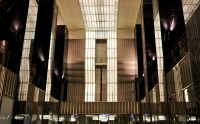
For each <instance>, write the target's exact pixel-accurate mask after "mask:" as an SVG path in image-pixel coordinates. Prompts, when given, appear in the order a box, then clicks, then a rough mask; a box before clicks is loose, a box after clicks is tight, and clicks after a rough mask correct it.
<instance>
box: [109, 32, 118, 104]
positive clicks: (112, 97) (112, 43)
mask: <svg viewBox="0 0 200 124" xmlns="http://www.w3.org/2000/svg"><path fill="white" fill-rule="evenodd" d="M116 35H117V33H116V32H109V34H108V36H109V37H108V40H107V51H108V52H107V101H108V102H117V39H116V38H117V36H116Z"/></svg>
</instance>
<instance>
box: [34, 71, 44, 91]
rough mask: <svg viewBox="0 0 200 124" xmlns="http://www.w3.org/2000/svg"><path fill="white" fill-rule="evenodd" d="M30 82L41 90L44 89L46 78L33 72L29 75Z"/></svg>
mask: <svg viewBox="0 0 200 124" xmlns="http://www.w3.org/2000/svg"><path fill="white" fill-rule="evenodd" d="M30 82H31V83H32V84H33V85H35V86H36V87H38V88H40V89H42V90H43V91H45V86H46V80H45V79H44V78H43V77H42V76H41V75H39V74H38V73H33V74H32V75H31V76H30Z"/></svg>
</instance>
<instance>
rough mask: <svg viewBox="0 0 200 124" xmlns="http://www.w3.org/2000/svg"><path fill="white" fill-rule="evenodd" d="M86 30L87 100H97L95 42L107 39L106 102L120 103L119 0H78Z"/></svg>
mask: <svg viewBox="0 0 200 124" xmlns="http://www.w3.org/2000/svg"><path fill="white" fill-rule="evenodd" d="M79 4H80V7H81V12H82V15H83V20H84V22H85V28H86V54H85V101H95V59H94V58H95V39H107V45H108V46H107V51H108V53H107V101H117V45H116V44H117V43H116V42H117V36H116V33H117V32H116V30H117V15H118V0H79Z"/></svg>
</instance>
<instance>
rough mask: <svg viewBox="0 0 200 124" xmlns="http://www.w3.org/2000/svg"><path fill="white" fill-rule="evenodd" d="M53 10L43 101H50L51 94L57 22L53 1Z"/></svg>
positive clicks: (56, 10)
mask: <svg viewBox="0 0 200 124" xmlns="http://www.w3.org/2000/svg"><path fill="white" fill-rule="evenodd" d="M53 10H54V12H53V17H52V18H53V20H52V28H51V39H50V47H49V58H48V59H49V60H48V70H47V82H46V90H45V101H50V96H51V85H52V74H53V65H54V63H53V62H54V51H55V42H56V38H55V37H56V24H57V22H56V21H57V15H58V8H57V5H56V3H54V9H53Z"/></svg>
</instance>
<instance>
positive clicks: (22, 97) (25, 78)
mask: <svg viewBox="0 0 200 124" xmlns="http://www.w3.org/2000/svg"><path fill="white" fill-rule="evenodd" d="M37 12H38V5H37V3H36V1H35V0H30V2H29V7H28V17H27V22H26V30H25V36H24V44H23V50H22V58H21V65H20V72H19V78H20V84H19V92H18V100H19V101H27V95H28V86H29V79H30V58H31V56H32V55H31V54H30V52H31V51H30V50H31V45H32V40H33V39H34V36H35V27H36V19H37Z"/></svg>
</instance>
